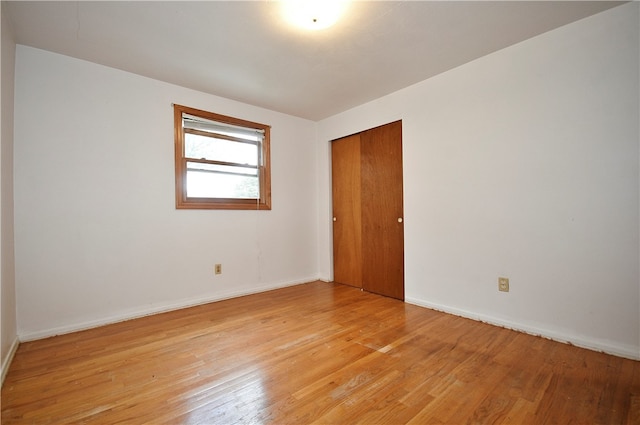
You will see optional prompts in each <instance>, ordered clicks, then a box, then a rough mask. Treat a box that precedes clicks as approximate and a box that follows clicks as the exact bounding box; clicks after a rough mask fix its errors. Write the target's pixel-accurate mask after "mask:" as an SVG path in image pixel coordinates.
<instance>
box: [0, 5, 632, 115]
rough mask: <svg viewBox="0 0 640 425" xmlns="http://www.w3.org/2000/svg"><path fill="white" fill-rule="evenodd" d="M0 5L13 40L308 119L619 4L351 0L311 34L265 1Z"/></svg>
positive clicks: (337, 111) (356, 103)
mask: <svg viewBox="0 0 640 425" xmlns="http://www.w3.org/2000/svg"><path fill="white" fill-rule="evenodd" d="M3 3H6V6H7V9H6V11H7V12H8V16H9V18H10V21H11V23H12V27H13V32H14V37H15V41H16V43H18V44H23V45H27V46H33V47H37V48H40V49H45V50H49V51H52V52H57V53H60V54H64V55H68V56H72V57H75V58H80V59H84V60H88V61H91V62H95V63H99V64H103V65H107V66H110V67H113V68H118V69H121V70H124V71H129V72H132V73H135V74H139V75H143V76H146V77H150V78H154V79H157V80H161V81H166V82H168V83H173V84H177V85H180V86H183V87H188V88H191V89H195V90H199V91H202V92H206V93H211V94H214V95H218V96H222V97H226V98H230V99H234V100H238V101H241V102H244V103H248V104H252V105H256V106H261V107H264V108H268V109H271V110H274V111H279V112H283V113H286V114H290V115H294V116H299V117H303V118H307V119H310V120H314V121H317V120H320V119H323V118H326V117H329V116H331V115H334V114H337V113H339V112H342V111H345V110H347V109H350V108H352V107H354V106H357V105H360V104H363V103H366V102H368V101H371V100H374V99H376V98H379V97H381V96H384V95H386V94H389V93H392V92H394V91H397V90H399V89H402V88H404V87H408V86H410V85H412V84H414V83H417V82H419V81H422V80H425V79H427V78H429V77H432V76H434V75H437V74H439V73H442V72H444V71H447V70H449V69H452V68H455V67H457V66H459V65H462V64H464V63H466V62H469V61H472V60H474V59H476V58H479V57H481V56H484V55H486V54H489V53H491V52H494V51H497V50H500V49H502V48H504V47H507V46H509V45H512V44H515V43H518V42H520V41H523V40H526V39H528V38H531V37H533V36H536V35H538V34H541V33H544V32H546V31H549V30H551V29H554V28H557V27H559V26H562V25H565V24H568V23H570V22H573V21H576V20H578V19H582V18H585V17H587V16H590V15H593V14H595V13H598V12H601V11H603V10H605V9H608V8H611V7H614V6H617V5H619V4H621V2H612V1H600V2H598V1H584V2H583V1H566V2H555V1H539V2H527V1H497V2H493V1H471V2H466V1H451V2H445V1H393V2H388V1H356V2H352V3H351V4H350V5H349V6H348V8H347V11H346V13H345V15H344V16H343V18H342V19H341V20H340V21H339V22H338V23H337V24H336V25H334V26H333V27H331V28H328V29H325V30H319V31H311V32H310V31H303V30H300V29H298V28H295V27H292V26H291V25H289V24H288V23H287V22H286V21H285V20H284V18H283V17H282V13H281V5H280V3H279V2H275V1H265V0H263V1H197V2H190V1H173V2H169V1H161V2H152V1H105V2H100V1H80V2H67V1H64V2H58V1H45V2H33V1H16V2H4V1H3ZM3 10H5V9H3Z"/></svg>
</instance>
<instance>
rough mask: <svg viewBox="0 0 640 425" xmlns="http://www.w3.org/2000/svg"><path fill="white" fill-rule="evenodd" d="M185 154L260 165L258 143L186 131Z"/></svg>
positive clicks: (200, 157) (190, 156) (199, 157)
mask: <svg viewBox="0 0 640 425" xmlns="http://www.w3.org/2000/svg"><path fill="white" fill-rule="evenodd" d="M184 137H185V141H184V142H185V143H184V154H185V156H186V157H188V158H197V159H203V158H204V159H208V160H212V161H224V162H235V163H237V164H247V165H258V145H257V144H255V145H254V144H250V143H240V142H233V141H230V140H224V139H216V138H214V137H206V136H200V135H196V134H189V133H185V135H184Z"/></svg>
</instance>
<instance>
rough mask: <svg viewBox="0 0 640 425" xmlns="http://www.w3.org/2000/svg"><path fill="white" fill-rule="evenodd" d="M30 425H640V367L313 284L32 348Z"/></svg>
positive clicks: (28, 357) (13, 412) (18, 376)
mask: <svg viewBox="0 0 640 425" xmlns="http://www.w3.org/2000/svg"><path fill="white" fill-rule="evenodd" d="M32 423H35V424H62V423H65V424H66V423H95V424H116V423H128V424H143V423H148V424H235V423H258V424H259V423H274V424H306V423H319V424H354V423H363V424H374V423H390V424H404V423H411V424H442V423H447V424H463V423H481V424H488V423H492V424H500V423H505V424H545V423H547V424H594V423H598V424H619V423H627V424H639V423H640V362H637V361H633V360H627V359H622V358H618V357H614V356H610V355H605V354H602V353H597V352H594V351H589V350H584V349H580V348H577V347H573V346H570V345H565V344H561V343H556V342H552V341H549V340H546V339H543V338H538V337H534V336H530V335H525V334H522V333H518V332H514V331H510V330H506V329H502V328H498V327H495V326H491V325H487V324H483V323H479V322H474V321H471V320H466V319H462V318H459V317H455V316H451V315H448V314H444V313H440V312H435V311H431V310H428V309H424V308H420V307H417V306H413V305H410V304H405V303H403V302H401V301H397V300H394V299H390V298H385V297H381V296H377V295H373V294H369V293H366V292H361V291H359V290H357V289H355V288H351V287H347V286H342V285H334V284H330V283H324V282H312V283H309V284H305V285H299V286H294V287H289V288H284V289H279V290H275V291H271V292H266V293H262V294H257V295H251V296H247V297H242V298H237V299H232V300H227V301H222V302H217V303H212V304H208V305H203V306H199V307H194V308H189V309H184V310H179V311H174V312H170V313H165V314H160V315H155V316H150V317H145V318H141V319H136V320H131V321H127V322H123V323H119V324H115V325H109V326H105V327H101V328H98V329H92V330H88V331H83V332H77V333H74V334H69V335H63V336H58V337H54V338H49V339H45V340H40V341H34V342H29V343H24V344H21V345H20V347H19V349H18V352H17V354H16V356H15V359H14V361H13V364H12V365H11V368H10V370H9V373H8V375H7V378H6V381H5V384H4V386H3V388H2V424H5V425H8V424H32Z"/></svg>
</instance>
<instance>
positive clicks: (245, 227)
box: [14, 45, 318, 340]
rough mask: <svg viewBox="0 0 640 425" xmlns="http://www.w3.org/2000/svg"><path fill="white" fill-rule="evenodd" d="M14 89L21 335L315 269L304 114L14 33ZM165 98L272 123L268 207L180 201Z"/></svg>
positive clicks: (305, 277)
mask: <svg viewBox="0 0 640 425" xmlns="http://www.w3.org/2000/svg"><path fill="white" fill-rule="evenodd" d="M15 96H16V108H15V164H14V165H15V238H16V247H15V248H16V286H17V300H18V334H19V336H20V338H21V340H28V339H33V338H38V337H42V336H47V335H52V334H55V333H60V332H67V331H70V330H75V329H80V328H83V327H88V326H93V325H98V324H102V323H107V322H111V321H115V320H121V319H124V318H128V317H133V316H138V315H141V314H146V313H150V312H154V311H161V310H165V309H169V308H176V307H179V306H184V305H190V304H195V303H200V302H205V301H209V300H216V299H221V298H226V297H230V296H234V295H239V294H245V293H251V292H256V291H261V290H266V289H270V288H275V287H279V286H284V285H290V284H296V283H301V282H306V281H309V280H313V279H316V278H317V276H318V270H317V267H318V265H317V240H316V236H317V226H316V223H317V194H316V190H315V188H316V187H317V184H316V171H315V166H316V162H315V145H314V142H315V124H314V123H313V122H311V121H306V120H303V119H299V118H295V117H291V116H287V115H283V114H279V113H276V112H272V111H268V110H265V109H261V108H257V107H253V106H249V105H246V104H241V103H238V102H233V101H230V100H227V99H223V98H219V97H215V96H211V95H207V94H203V93H200V92H195V91H191V90H187V89H184V88H181V87H177V86H173V85H169V84H166V83H162V82H159V81H155V80H151V79H147V78H143V77H140V76H137V75H133V74H129V73H125V72H122V71H119V70H115V69H112V68H107V67H104V66H100V65H96V64H93V63H89V62H84V61H80V60H76V59H72V58H69V57H65V56H61V55H58V54H54V53H50V52H46V51H42V50H37V49H34V48H30V47H25V46H21V45H19V46H18V48H17V55H16V88H15ZM171 103H178V104H183V105H188V106H191V107H195V108H200V109H205V110H209V111H213V112H216V113H220V114H225V115H231V116H235V117H238V118H243V119H247V120H251V121H255V122H261V123H265V124H269V125H271V126H272V131H271V138H272V139H271V157H272V163H271V167H272V206H273V209H272V210H271V211H203V210H199V211H193V210H180V211H178V210H176V209H175V201H174V163H173V110H172V107H171ZM215 263H221V264H222V270H223V274H222V275H219V276H215V275H214V273H213V267H214V264H215Z"/></svg>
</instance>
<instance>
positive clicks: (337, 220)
mask: <svg viewBox="0 0 640 425" xmlns="http://www.w3.org/2000/svg"><path fill="white" fill-rule="evenodd" d="M331 167H332V168H331V170H332V171H331V177H332V195H333V280H334V281H335V282H339V283H344V284H346V285H351V286H355V287H357V288H362V222H361V211H362V207H361V198H360V192H361V175H360V135H359V134H355V135H353V136H348V137H344V138H342V139H338V140H334V141H333V142H332V143H331Z"/></svg>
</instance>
